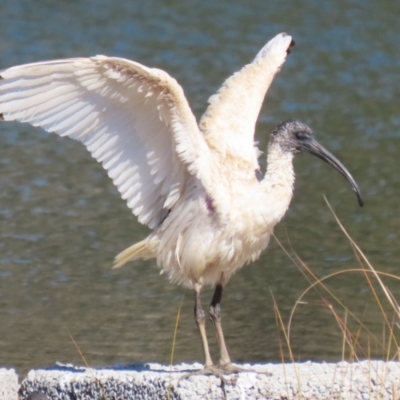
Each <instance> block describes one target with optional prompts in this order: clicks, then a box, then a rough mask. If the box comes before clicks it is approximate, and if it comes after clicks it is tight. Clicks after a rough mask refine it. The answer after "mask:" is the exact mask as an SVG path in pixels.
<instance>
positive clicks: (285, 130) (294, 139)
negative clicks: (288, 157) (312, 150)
mask: <svg viewBox="0 0 400 400" xmlns="http://www.w3.org/2000/svg"><path fill="white" fill-rule="evenodd" d="M310 137H313V133H312V130H311V128H310V127H309V126H307V125H306V124H304V123H303V122H300V121H293V120H289V121H285V122H282V123H280V124H279V125H278V126H277V127H276V128H275V129H274V130H273V131H272V133H271V141H270V143H271V144H274V145H275V146H276V145H278V146H279V147H280V148H281V150H282V151H283V152H284V153H293V154H296V153H301V152H302V151H304V150H305V149H303V146H302V143H303V142H304V141H307V140H308V139H309V138H310Z"/></svg>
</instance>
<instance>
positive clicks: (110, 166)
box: [0, 56, 209, 228]
mask: <svg viewBox="0 0 400 400" xmlns="http://www.w3.org/2000/svg"><path fill="white" fill-rule="evenodd" d="M0 77H1V79H0V115H2V117H3V119H4V120H6V121H10V120H18V121H20V122H27V123H30V124H32V125H34V126H38V127H42V128H43V129H45V130H47V131H49V132H55V133H57V134H58V135H60V136H68V137H70V138H72V139H75V140H78V141H80V142H82V143H83V144H84V145H85V146H86V147H87V149H88V150H89V151H90V153H91V154H92V156H93V157H94V158H95V159H96V160H98V161H99V162H101V163H102V164H103V167H104V168H105V169H106V170H107V172H108V175H109V176H110V177H111V179H112V180H113V182H114V184H115V185H116V186H117V188H118V190H119V192H120V193H121V196H122V197H123V198H124V199H125V200H126V202H127V204H128V206H129V207H130V208H131V209H132V211H133V213H134V214H135V215H137V216H138V219H139V221H140V222H141V223H143V224H146V225H148V226H149V227H150V228H155V227H156V226H158V225H159V224H160V223H161V221H162V220H163V218H164V217H165V216H166V215H167V213H168V209H170V208H171V207H173V206H174V204H176V202H177V201H178V199H179V198H180V196H181V195H182V193H183V190H184V188H185V185H186V184H187V181H188V179H193V176H196V177H197V178H198V179H199V180H200V181H201V182H202V183H203V184H205V185H206V181H207V180H208V179H209V178H208V177H206V176H205V171H206V169H205V168H202V166H203V165H205V164H207V163H208V162H209V160H208V157H209V148H208V145H207V143H206V142H205V140H204V137H203V135H202V133H201V132H200V131H199V129H198V126H197V123H196V120H195V117H194V116H193V113H192V112H191V110H190V108H189V105H188V103H187V100H186V98H185V96H184V93H183V90H182V88H181V86H180V85H179V84H178V83H177V82H176V81H175V80H174V79H173V78H171V77H170V76H169V75H168V74H167V73H166V72H164V71H161V70H158V69H154V68H153V69H151V68H147V67H145V66H143V65H141V64H138V63H135V62H133V61H129V60H125V59H121V58H109V57H105V56H96V57H92V58H77V59H67V60H59V61H48V62H43V63H35V64H26V65H22V66H18V67H13V68H9V69H6V70H3V71H1V72H0ZM203 181H204V182H203Z"/></svg>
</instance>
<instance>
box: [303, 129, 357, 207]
mask: <svg viewBox="0 0 400 400" xmlns="http://www.w3.org/2000/svg"><path fill="white" fill-rule="evenodd" d="M300 147H301V150H303V151H307V152H308V153H310V154H313V155H314V156H316V157H318V158H320V159H321V160H323V161H325V162H326V163H328V164H329V165H331V166H332V167H333V168H335V169H336V170H337V171H339V172H340V173H341V174H342V175H343V176H344V177H345V178H346V179H347V180H348V181H349V183H350V185H351V187H352V188H353V190H354V192H355V194H356V196H357V199H358V204H360V207H363V206H364V201H363V199H362V198H361V192H360V189H359V188H358V185H357V183H356V181H355V180H354V178H353V177H352V176H351V174H350V172H349V171H347V169H346V167H345V166H344V165H343V164H342V163H341V162H340V161H339V160H338V159H337V158H336V157H335V156H334V155H333V154H331V153H330V152H329V151H328V150H326V149H325V148H324V147H323V146H321V145H320V144H319V143H318V142H317V140H316V139H315V138H314V136H313V135H311V136H308V137H307V139H306V140H301V142H300Z"/></svg>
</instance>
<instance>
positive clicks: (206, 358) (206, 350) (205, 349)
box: [194, 283, 213, 367]
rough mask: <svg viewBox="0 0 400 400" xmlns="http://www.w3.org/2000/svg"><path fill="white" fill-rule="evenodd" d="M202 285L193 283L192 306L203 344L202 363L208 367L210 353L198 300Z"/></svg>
mask: <svg viewBox="0 0 400 400" xmlns="http://www.w3.org/2000/svg"><path fill="white" fill-rule="evenodd" d="M201 288H202V285H201V284H199V283H196V284H195V285H194V290H195V293H196V299H195V306H194V316H195V319H196V324H197V326H198V328H199V331H200V336H201V343H202V345H203V352H204V365H205V367H210V366H212V365H213V362H212V359H211V355H210V349H209V347H208V341H207V333H206V316H205V313H204V310H203V308H202V306H201V300H200V292H201Z"/></svg>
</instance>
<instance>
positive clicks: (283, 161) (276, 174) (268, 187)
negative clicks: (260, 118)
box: [262, 144, 295, 224]
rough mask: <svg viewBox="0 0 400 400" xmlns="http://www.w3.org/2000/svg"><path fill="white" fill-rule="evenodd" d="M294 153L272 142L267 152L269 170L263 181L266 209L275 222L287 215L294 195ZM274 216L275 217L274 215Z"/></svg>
mask: <svg viewBox="0 0 400 400" xmlns="http://www.w3.org/2000/svg"><path fill="white" fill-rule="evenodd" d="M294 180H295V176H294V169H293V154H292V153H289V152H285V151H282V149H281V148H280V146H279V145H274V144H271V145H270V146H269V148H268V153H267V171H266V173H265V176H264V180H263V181H262V185H263V186H264V193H265V211H266V212H267V213H268V214H269V215H270V217H269V218H272V219H273V220H274V221H273V222H274V223H275V224H276V223H278V222H279V221H280V220H281V219H282V217H283V216H284V215H285V213H286V211H287V209H288V207H289V204H290V201H291V199H292V195H293V187H294ZM272 216H273V217H272Z"/></svg>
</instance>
